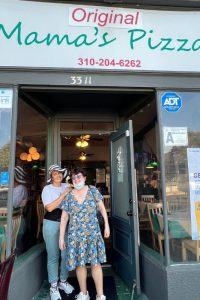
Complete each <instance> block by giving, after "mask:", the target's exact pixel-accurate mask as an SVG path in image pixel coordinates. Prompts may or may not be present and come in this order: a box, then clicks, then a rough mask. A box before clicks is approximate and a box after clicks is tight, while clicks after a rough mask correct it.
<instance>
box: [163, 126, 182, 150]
mask: <svg viewBox="0 0 200 300" xmlns="http://www.w3.org/2000/svg"><path fill="white" fill-rule="evenodd" d="M163 133H164V145H165V146H170V147H171V146H187V145H188V133H187V127H163Z"/></svg>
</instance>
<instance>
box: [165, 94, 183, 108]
mask: <svg viewBox="0 0 200 300" xmlns="http://www.w3.org/2000/svg"><path fill="white" fill-rule="evenodd" d="M161 103H162V107H163V108H164V109H165V110H166V111H168V112H177V111H178V110H179V109H180V108H181V107H182V98H181V97H180V96H179V95H178V94H176V93H172V92H170V93H165V94H164V95H162V98H161Z"/></svg>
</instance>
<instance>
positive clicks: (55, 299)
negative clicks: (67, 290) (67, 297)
mask: <svg viewBox="0 0 200 300" xmlns="http://www.w3.org/2000/svg"><path fill="white" fill-rule="evenodd" d="M50 298H51V300H61V299H62V298H61V296H60V293H59V290H58V288H52V287H51V288H50Z"/></svg>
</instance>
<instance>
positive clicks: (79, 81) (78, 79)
mask: <svg viewBox="0 0 200 300" xmlns="http://www.w3.org/2000/svg"><path fill="white" fill-rule="evenodd" d="M69 84H71V85H91V84H92V77H91V76H70V83H69Z"/></svg>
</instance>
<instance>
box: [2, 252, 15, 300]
mask: <svg viewBox="0 0 200 300" xmlns="http://www.w3.org/2000/svg"><path fill="white" fill-rule="evenodd" d="M15 256H16V251H15V250H14V251H13V253H12V254H11V255H10V256H9V257H8V258H7V259H6V260H5V261H4V262H2V263H0V295H1V299H2V300H7V299H8V290H9V284H10V278H11V274H12V270H13V265H14V261H15Z"/></svg>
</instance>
